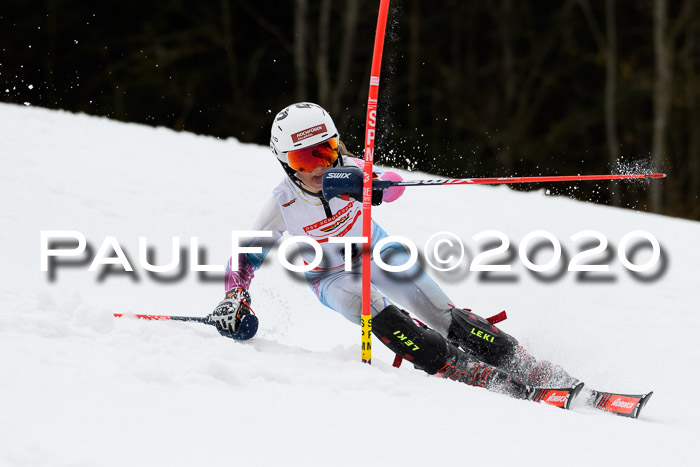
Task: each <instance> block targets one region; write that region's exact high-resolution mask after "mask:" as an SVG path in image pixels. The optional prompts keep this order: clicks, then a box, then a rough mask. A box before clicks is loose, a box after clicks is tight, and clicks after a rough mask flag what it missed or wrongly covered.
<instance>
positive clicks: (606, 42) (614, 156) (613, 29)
mask: <svg viewBox="0 0 700 467" xmlns="http://www.w3.org/2000/svg"><path fill="white" fill-rule="evenodd" d="M578 4H579V6H580V7H581V10H582V11H583V14H584V16H585V18H586V21H587V22H588V26H589V27H590V29H591V33H592V34H593V38H594V39H595V41H596V43H597V45H598V50H599V51H600V53H601V54H603V55H604V56H605V104H604V107H605V112H604V114H605V140H606V143H607V146H608V161H609V164H610V167H615V165H616V164H617V162H618V160H619V158H620V142H619V139H618V136H617V62H618V60H617V25H616V20H615V0H605V35H603V33H602V32H601V30H600V27H599V26H598V22H597V21H596V19H595V17H594V16H593V12H592V11H591V6H590V3H589V2H588V0H579V1H578ZM612 190H613V191H611V193H610V202H611V203H612V204H613V205H616V206H617V205H619V204H620V190H619V189H616V188H615V185H612Z"/></svg>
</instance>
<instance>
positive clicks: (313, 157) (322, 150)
mask: <svg viewBox="0 0 700 467" xmlns="http://www.w3.org/2000/svg"><path fill="white" fill-rule="evenodd" d="M337 160H338V138H331V139H329V140H328V141H324V142H323V143H319V144H316V145H314V146H309V147H308V148H304V149H295V150H294V151H289V152H288V153H287V161H288V162H289V166H290V167H291V168H292V169H294V170H296V171H297V172H313V170H314V169H315V168H316V167H318V166H319V165H322V166H324V167H330V166H332V165H333V164H335V161H337Z"/></svg>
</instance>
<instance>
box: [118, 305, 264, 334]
mask: <svg viewBox="0 0 700 467" xmlns="http://www.w3.org/2000/svg"><path fill="white" fill-rule="evenodd" d="M250 311H251V312H252V311H253V310H250ZM114 317H115V318H125V317H132V318H137V319H147V320H151V321H194V322H197V323H202V324H208V325H209V326H214V327H215V328H216V330H217V331H219V334H221V335H222V336H224V337H230V338H231V339H234V340H237V341H245V340H248V339H251V338H252V337H253V336H255V333H257V332H258V317H257V316H255V314H250V315H245V316H243V317H242V318H241V322H240V324H239V325H238V329H236V330H235V331H234V332H229V331H224V330H223V329H220V328H219V327H217V326H216V324H215V323H214V321H212V319H211V315H207V316H204V317H201V316H173V315H141V314H129V313H127V314H124V313H114Z"/></svg>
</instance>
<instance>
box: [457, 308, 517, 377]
mask: <svg viewBox="0 0 700 467" xmlns="http://www.w3.org/2000/svg"><path fill="white" fill-rule="evenodd" d="M447 338H448V339H449V340H450V342H452V343H454V344H455V345H457V346H459V347H460V348H461V349H462V350H464V351H465V352H468V353H471V354H472V355H474V356H475V357H476V358H477V359H478V360H481V361H484V362H486V363H489V364H491V365H494V366H505V365H506V364H507V363H509V362H510V361H511V360H512V359H513V356H514V355H515V351H516V348H517V346H518V341H517V340H515V338H514V337H512V336H510V335H508V334H506V333H505V332H503V331H501V330H500V329H498V328H497V327H496V326H494V325H493V324H491V323H489V322H488V321H487V320H485V319H484V318H482V317H481V316H478V315H475V314H474V313H472V312H470V311H466V310H462V309H460V308H453V309H452V323H451V324H450V327H449V328H448V329H447Z"/></svg>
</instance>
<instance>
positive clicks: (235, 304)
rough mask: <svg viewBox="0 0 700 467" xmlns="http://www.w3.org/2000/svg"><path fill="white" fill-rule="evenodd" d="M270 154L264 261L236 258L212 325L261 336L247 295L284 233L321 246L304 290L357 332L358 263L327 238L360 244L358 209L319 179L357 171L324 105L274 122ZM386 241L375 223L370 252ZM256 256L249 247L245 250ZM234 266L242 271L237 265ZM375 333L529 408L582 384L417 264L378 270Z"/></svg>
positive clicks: (446, 372)
mask: <svg viewBox="0 0 700 467" xmlns="http://www.w3.org/2000/svg"><path fill="white" fill-rule="evenodd" d="M270 149H271V150H272V152H273V154H274V155H275V156H276V157H277V159H278V160H279V162H280V164H281V165H282V167H283V169H284V171H285V173H286V175H287V176H286V177H285V178H284V179H283V180H282V182H281V183H280V184H279V185H278V186H277V187H276V188H275V189H274V190H273V191H272V197H271V198H270V200H269V201H268V202H267V203H266V204H265V206H264V207H263V208H262V209H261V211H260V215H259V217H258V219H257V220H256V221H255V223H254V225H253V230H264V231H272V233H273V234H272V235H273V236H272V238H271V239H269V241H266V242H253V243H252V246H261V247H262V253H260V254H241V255H239V257H238V258H237V261H235V258H231V261H230V262H229V266H228V268H227V271H226V283H225V285H226V295H225V299H224V300H223V301H222V302H220V303H219V304H218V305H217V307H216V309H215V311H214V313H213V314H212V319H213V320H214V322H215V324H216V326H217V328H218V329H219V331H220V332H221V333H227V334H228V335H230V336H231V337H234V338H238V339H246V338H250V337H252V336H253V335H254V334H255V331H256V330H257V318H255V317H254V316H252V315H251V310H250V306H249V304H250V302H251V301H250V294H249V293H248V289H249V288H250V283H251V280H252V279H253V274H254V272H255V271H256V270H257V269H259V268H260V266H261V264H262V262H263V260H264V259H265V256H266V255H267V253H268V252H269V251H270V249H271V247H272V246H273V245H274V243H275V242H276V241H277V240H278V239H279V238H280V237H281V236H282V234H283V233H284V232H285V231H286V232H289V234H290V235H294V236H307V237H310V238H311V239H314V240H315V241H317V242H318V243H319V244H320V246H321V249H322V253H323V256H322V257H323V261H322V263H321V264H320V265H319V266H318V267H316V268H314V269H313V270H312V271H309V272H306V273H305V277H306V281H307V283H308V284H309V286H310V287H311V289H312V290H313V292H314V293H315V294H316V296H317V297H318V299H319V300H320V301H321V303H323V304H324V305H326V306H327V307H329V308H332V309H333V310H335V311H337V312H339V313H340V314H341V315H343V316H344V317H345V318H347V319H348V320H350V321H352V322H353V323H355V324H359V323H360V315H361V312H362V300H361V295H362V294H361V289H362V285H361V280H360V277H361V276H360V270H361V254H360V250H361V249H360V248H359V247H358V246H357V245H355V246H353V248H352V249H351V251H349V252H346V251H345V250H346V249H345V247H344V245H343V244H342V243H334V242H332V241H329V238H331V237H361V236H362V227H361V226H362V221H361V217H362V203H361V202H358V201H356V200H354V199H341V198H333V199H324V197H323V194H322V179H323V174H324V173H325V172H326V171H327V170H328V169H329V168H331V167H360V166H361V165H362V164H363V161H362V160H358V159H355V158H354V157H351V155H350V154H349V153H348V152H347V150H346V149H345V146H344V145H343V143H342V142H341V141H340V135H339V133H338V130H337V129H336V126H335V124H334V123H333V120H332V119H331V117H330V115H329V114H328V112H326V111H325V110H324V109H323V108H321V107H320V106H319V105H316V104H312V103H307V102H303V103H298V104H293V105H290V106H289V107H287V108H285V109H283V110H282V111H281V112H280V113H278V114H277V116H276V117H275V120H274V122H273V124H272V131H271V138H270ZM378 177H379V178H380V179H384V180H387V179H389V180H401V177H400V176H399V175H398V174H396V173H393V172H383V173H379V174H378ZM403 190H404V188H403V187H392V188H389V189H387V190H385V191H381V190H377V191H376V192H375V193H374V194H373V204H380V203H381V202H393V201H395V200H396V199H397V198H398V197H400V196H401V195H402V193H403ZM386 236H387V233H386V232H385V231H384V229H382V228H381V227H380V226H379V225H378V224H377V223H376V222H373V223H372V235H371V245H372V251H373V250H374V245H376V243H377V242H378V241H379V240H381V239H383V238H385V237H386ZM249 246H251V245H249ZM304 246H305V245H303V244H302V247H301V248H300V254H301V256H302V257H303V259H304V260H305V262H306V263H307V264H308V263H311V262H312V261H313V259H314V257H315V252H314V251H313V250H312V249H310V248H304ZM346 254H350V255H351V256H352V270H351V271H346V270H345V256H346ZM381 257H382V259H383V260H384V261H385V263H387V264H391V265H401V264H405V263H406V262H407V261H408V258H409V256H408V252H407V251H406V250H405V248H404V247H403V245H401V244H399V243H388V244H387V245H385V246H384V247H383V248H382V249H381ZM236 263H237V264H236ZM371 277H372V292H371V313H372V328H373V329H372V331H373V333H374V335H375V336H376V337H378V338H379V340H380V341H381V342H383V343H384V344H385V345H386V346H387V347H389V348H390V349H391V350H392V351H393V352H394V353H396V354H397V355H399V356H401V357H403V358H404V359H406V360H408V361H410V362H411V363H412V364H413V365H415V366H416V368H419V369H421V370H423V371H425V372H426V373H428V374H431V375H438V376H441V377H443V378H450V379H453V380H456V381H460V382H463V383H466V384H469V385H474V386H482V387H486V388H487V389H489V390H493V391H498V392H502V393H506V394H509V395H511V396H513V397H517V398H522V399H527V398H531V397H532V396H533V394H534V391H535V389H534V388H536V387H559V388H572V387H574V386H576V385H577V383H578V380H577V379H575V378H572V377H571V376H569V375H568V374H567V373H566V372H564V371H563V370H562V369H561V368H560V367H558V366H557V367H555V366H552V365H551V364H550V363H549V362H537V361H536V360H535V359H534V358H532V357H531V356H530V355H529V354H528V353H527V352H526V351H525V350H524V349H523V348H522V347H521V346H519V345H518V342H517V341H516V340H515V339H514V338H513V337H511V336H509V335H508V334H506V333H505V332H503V331H502V330H500V329H498V328H497V327H496V326H494V325H493V324H491V323H490V322H489V321H487V320H485V319H484V318H481V317H479V316H477V315H476V314H474V313H471V311H469V310H464V309H460V308H456V307H455V306H454V305H453V304H452V302H451V300H450V299H449V298H448V297H447V296H446V295H445V293H444V292H443V291H442V290H441V289H440V287H438V285H437V284H436V283H435V282H434V281H433V280H432V279H431V278H430V277H429V276H428V275H427V274H426V273H425V271H423V270H422V269H421V268H420V267H419V266H418V265H417V264H415V265H414V266H412V267H411V269H409V270H408V271H405V272H387V271H385V270H383V269H382V268H380V267H378V266H377V265H376V264H375V262H374V259H373V260H372V273H371ZM399 306H401V307H404V308H405V309H408V310H410V312H411V313H413V314H415V315H417V316H418V317H419V318H420V320H422V321H423V322H424V323H426V324H423V323H422V322H420V321H417V320H414V319H412V318H411V317H410V316H409V314H408V313H407V312H406V311H403V309H401V308H399Z"/></svg>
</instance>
